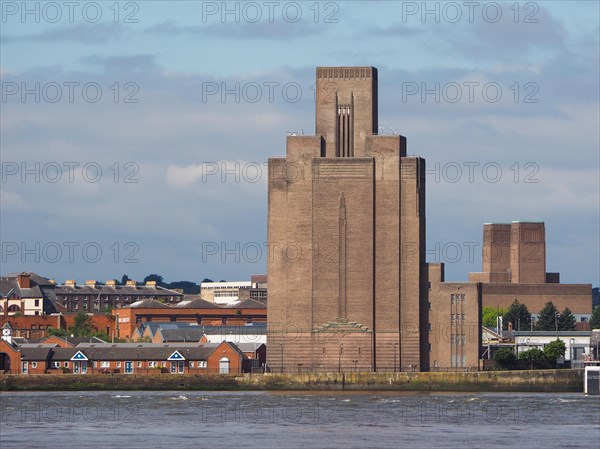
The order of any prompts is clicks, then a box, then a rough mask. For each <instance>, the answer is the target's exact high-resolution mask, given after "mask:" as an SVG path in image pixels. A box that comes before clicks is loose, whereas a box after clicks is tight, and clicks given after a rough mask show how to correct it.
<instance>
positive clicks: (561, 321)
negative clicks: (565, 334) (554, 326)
mask: <svg viewBox="0 0 600 449" xmlns="http://www.w3.org/2000/svg"><path fill="white" fill-rule="evenodd" d="M575 329H577V325H576V324H575V316H574V315H573V314H572V313H571V310H570V309H569V308H568V307H566V308H565V310H563V312H562V313H561V314H560V316H559V317H558V330H559V331H574V330H575Z"/></svg>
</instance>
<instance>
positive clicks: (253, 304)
mask: <svg viewBox="0 0 600 449" xmlns="http://www.w3.org/2000/svg"><path fill="white" fill-rule="evenodd" d="M112 313H113V316H114V317H116V318H117V319H118V321H117V322H118V325H117V335H118V336H119V337H120V338H133V337H134V336H138V334H139V333H136V328H138V327H139V326H140V325H141V324H142V323H149V322H184V323H185V322H187V323H195V324H199V325H205V326H220V325H238V326H239V325H244V324H247V323H253V322H262V323H266V321H267V307H266V306H265V305H264V304H262V303H259V302H257V301H253V300H252V299H246V300H244V301H241V302H236V303H232V304H226V305H222V306H220V305H218V304H215V303H212V302H208V301H204V300H203V299H200V298H198V297H196V298H194V299H186V300H185V301H182V302H180V303H179V304H177V305H166V304H163V303H160V302H158V301H155V300H152V299H146V300H143V301H139V302H137V303H134V304H131V305H130V306H129V307H124V308H122V309H113V311H112Z"/></svg>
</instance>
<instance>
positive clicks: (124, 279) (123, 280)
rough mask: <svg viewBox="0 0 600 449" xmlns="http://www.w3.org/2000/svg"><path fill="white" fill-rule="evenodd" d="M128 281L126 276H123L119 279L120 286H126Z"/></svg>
mask: <svg viewBox="0 0 600 449" xmlns="http://www.w3.org/2000/svg"><path fill="white" fill-rule="evenodd" d="M128 280H129V276H127V275H126V274H124V275H123V277H122V278H121V285H125V284H127V281H128Z"/></svg>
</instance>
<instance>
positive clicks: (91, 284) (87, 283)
mask: <svg viewBox="0 0 600 449" xmlns="http://www.w3.org/2000/svg"><path fill="white" fill-rule="evenodd" d="M85 286H86V287H92V288H96V280H95V279H91V280H89V281H85Z"/></svg>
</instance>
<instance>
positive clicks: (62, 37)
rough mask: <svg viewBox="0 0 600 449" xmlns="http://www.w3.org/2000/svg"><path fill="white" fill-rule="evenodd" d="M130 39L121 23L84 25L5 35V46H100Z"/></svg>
mask: <svg viewBox="0 0 600 449" xmlns="http://www.w3.org/2000/svg"><path fill="white" fill-rule="evenodd" d="M129 37H130V33H129V31H128V30H127V29H126V28H125V27H124V26H123V25H122V24H120V23H82V24H73V25H69V26H66V27H60V28H53V29H49V30H45V31H42V32H41V33H29V34H21V35H11V34H5V35H3V36H2V43H3V44H20V43H41V44H46V43H50V42H69V43H75V44H92V45H100V44H105V43H108V42H120V41H123V40H125V39H128V38H129Z"/></svg>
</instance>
